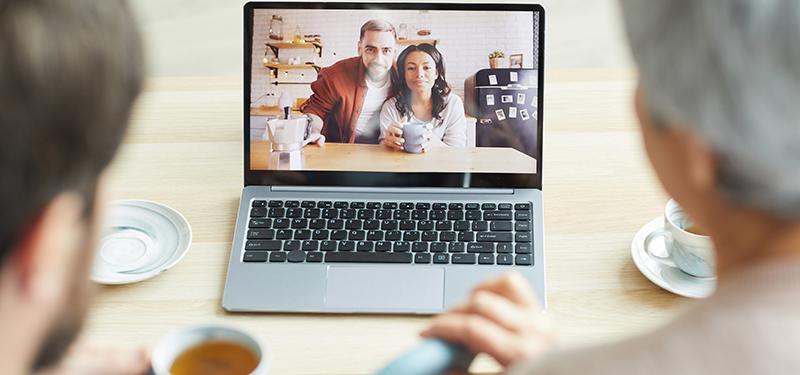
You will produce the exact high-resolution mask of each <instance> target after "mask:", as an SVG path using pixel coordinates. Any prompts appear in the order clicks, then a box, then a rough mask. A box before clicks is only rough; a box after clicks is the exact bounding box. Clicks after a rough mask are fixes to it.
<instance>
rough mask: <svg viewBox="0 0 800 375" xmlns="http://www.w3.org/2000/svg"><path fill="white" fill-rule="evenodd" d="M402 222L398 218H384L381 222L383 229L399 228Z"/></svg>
mask: <svg viewBox="0 0 800 375" xmlns="http://www.w3.org/2000/svg"><path fill="white" fill-rule="evenodd" d="M399 225H400V222H399V221H397V220H384V221H382V222H381V229H383V230H397V228H399Z"/></svg>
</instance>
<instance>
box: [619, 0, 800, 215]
mask: <svg viewBox="0 0 800 375" xmlns="http://www.w3.org/2000/svg"><path fill="white" fill-rule="evenodd" d="M621 3H622V9H623V15H624V19H625V23H626V28H627V34H628V39H629V42H630V47H631V51H632V53H633V57H634V59H635V60H636V63H637V65H638V67H639V71H640V81H641V85H642V88H643V92H644V95H645V98H646V102H647V106H648V110H649V111H650V114H651V115H652V116H653V117H654V118H655V119H657V120H660V122H663V123H666V124H675V125H679V126H681V125H682V126H687V127H691V129H692V130H693V131H695V132H696V134H697V135H698V136H699V137H701V138H702V139H703V140H704V141H705V142H707V143H708V144H709V145H710V146H711V147H712V148H713V149H714V151H715V153H717V155H718V156H719V157H720V161H721V184H722V189H723V190H724V191H725V192H726V193H727V194H728V196H729V197H730V198H731V199H732V200H734V201H736V202H741V203H744V204H748V205H751V206H755V207H759V208H762V209H766V210H768V211H770V212H772V213H774V214H776V215H779V216H784V217H792V218H798V217H800V47H799V46H798V39H800V2H798V1H795V0H758V1H752V0H702V1H697V0H648V1H643V0H622V1H621Z"/></svg>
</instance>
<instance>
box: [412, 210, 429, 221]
mask: <svg viewBox="0 0 800 375" xmlns="http://www.w3.org/2000/svg"><path fill="white" fill-rule="evenodd" d="M411 218H412V219H414V220H428V211H423V210H414V211H411Z"/></svg>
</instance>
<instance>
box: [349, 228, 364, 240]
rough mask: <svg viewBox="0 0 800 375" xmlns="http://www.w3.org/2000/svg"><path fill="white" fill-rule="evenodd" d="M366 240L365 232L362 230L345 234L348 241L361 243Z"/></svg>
mask: <svg viewBox="0 0 800 375" xmlns="http://www.w3.org/2000/svg"><path fill="white" fill-rule="evenodd" d="M366 238H367V232H365V231H363V230H351V231H350V232H349V233H348V234H347V239H348V240H350V241H363V240H364V239H366Z"/></svg>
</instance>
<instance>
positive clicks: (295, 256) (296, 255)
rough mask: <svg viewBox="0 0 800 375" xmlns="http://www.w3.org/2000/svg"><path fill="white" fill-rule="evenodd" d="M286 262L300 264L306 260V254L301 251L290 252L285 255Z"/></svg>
mask: <svg viewBox="0 0 800 375" xmlns="http://www.w3.org/2000/svg"><path fill="white" fill-rule="evenodd" d="M286 260H288V261H289V262H292V263H300V262H302V261H304V260H306V253H305V252H303V251H302V250H292V251H290V252H289V253H287V254H286Z"/></svg>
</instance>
